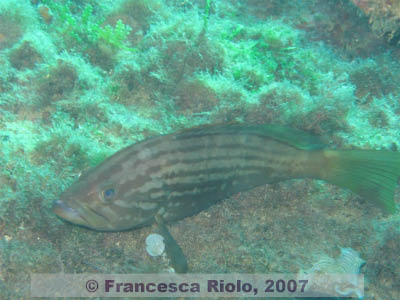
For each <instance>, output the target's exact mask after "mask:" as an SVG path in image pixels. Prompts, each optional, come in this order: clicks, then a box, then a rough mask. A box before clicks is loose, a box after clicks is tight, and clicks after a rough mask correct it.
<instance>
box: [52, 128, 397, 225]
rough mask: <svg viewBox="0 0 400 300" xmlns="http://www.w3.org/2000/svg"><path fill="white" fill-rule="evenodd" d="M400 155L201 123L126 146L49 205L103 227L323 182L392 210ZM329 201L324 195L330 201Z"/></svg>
mask: <svg viewBox="0 0 400 300" xmlns="http://www.w3.org/2000/svg"><path fill="white" fill-rule="evenodd" d="M399 175H400V153H398V152H392V151H385V150H333V149H327V148H326V147H325V146H324V145H323V143H321V142H320V140H319V139H318V138H316V137H314V136H312V135H309V134H307V133H304V132H302V131H299V130H295V129H291V128H286V127H282V126H279V125H260V124H220V125H205V126H199V127H195V128H191V129H187V130H183V131H180V132H176V133H172V134H167V135H161V136H158V137H153V138H149V139H146V140H143V141H141V142H138V143H136V144H133V145H131V146H128V147H126V148H124V149H122V150H120V151H118V152H117V153H115V154H114V155H112V156H110V157H109V158H107V159H106V160H105V161H103V162H102V163H100V164H99V165H97V166H96V167H94V168H93V169H91V170H89V171H87V172H86V173H85V174H83V175H82V176H80V178H79V179H78V180H77V181H76V182H75V183H73V184H72V185H71V186H70V187H69V188H67V189H66V190H65V191H64V192H63V193H62V195H61V197H60V199H59V200H57V201H56V202H55V203H54V206H53V210H54V212H55V213H56V214H57V215H58V216H59V217H61V218H63V219H65V220H67V221H69V222H71V223H74V224H78V225H82V226H85V227H89V228H91V229H95V230H100V231H120V230H127V229H131V228H137V227H141V226H144V225H150V224H152V223H153V222H154V218H155V216H156V215H160V216H162V218H163V219H164V220H165V221H173V220H179V219H182V218H185V217H187V216H191V215H193V214H196V213H198V212H200V211H202V210H204V209H206V208H208V207H209V206H210V205H212V204H214V203H216V202H217V201H219V200H222V199H224V198H227V197H229V196H231V195H233V194H235V193H238V192H241V191H245V190H249V189H251V188H254V187H256V186H259V185H263V184H267V183H275V182H279V181H282V180H287V179H295V178H314V179H322V180H325V181H327V182H330V183H332V184H335V185H337V186H340V187H343V188H348V189H350V190H352V191H353V192H355V193H357V194H359V195H360V196H362V197H364V198H366V199H368V200H371V201H373V202H374V203H376V204H378V205H379V206H380V207H381V208H382V209H383V210H384V211H386V212H388V213H394V212H395V202H394V199H393V198H394V191H395V188H396V186H397V179H398V177H399ZM327 200H328V201H329V199H327Z"/></svg>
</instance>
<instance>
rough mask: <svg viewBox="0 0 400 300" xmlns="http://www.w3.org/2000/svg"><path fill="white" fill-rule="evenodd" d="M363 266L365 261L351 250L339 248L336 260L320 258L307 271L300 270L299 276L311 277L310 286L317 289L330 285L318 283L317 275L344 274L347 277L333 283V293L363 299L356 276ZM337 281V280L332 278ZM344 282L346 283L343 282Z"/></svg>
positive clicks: (362, 292)
mask: <svg viewBox="0 0 400 300" xmlns="http://www.w3.org/2000/svg"><path fill="white" fill-rule="evenodd" d="M364 264H365V261H364V260H363V259H362V258H361V257H360V255H359V253H358V252H357V251H355V250H353V249H351V248H341V249H340V256H339V257H338V258H336V259H335V258H331V257H329V256H325V257H322V258H321V259H320V260H319V261H318V262H316V263H315V264H314V265H313V266H312V267H311V268H310V269H308V270H305V271H303V270H300V272H299V273H298V274H299V275H302V274H307V275H311V278H310V283H311V284H310V285H311V286H313V285H314V284H315V286H317V287H318V291H320V290H319V288H320V287H322V289H323V287H324V285H325V284H328V285H330V284H332V282H326V283H324V282H320V281H318V280H319V278H317V277H318V275H319V274H327V275H329V274H332V275H334V274H344V275H347V276H346V277H344V278H343V279H342V278H340V279H341V280H339V281H338V282H336V281H335V282H336V283H335V292H336V293H338V294H339V295H340V296H342V297H350V296H357V298H358V299H363V298H364V296H363V294H364V291H363V289H362V288H360V286H362V283H360V282H359V277H358V274H360V271H361V268H362V267H363V265H364ZM332 279H334V280H337V278H335V277H332ZM343 280H346V281H347V282H343Z"/></svg>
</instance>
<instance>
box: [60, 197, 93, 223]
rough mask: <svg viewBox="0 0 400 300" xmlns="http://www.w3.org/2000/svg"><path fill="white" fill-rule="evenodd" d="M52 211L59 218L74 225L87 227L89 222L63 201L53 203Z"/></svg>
mask: <svg viewBox="0 0 400 300" xmlns="http://www.w3.org/2000/svg"><path fill="white" fill-rule="evenodd" d="M52 209H53V212H54V213H55V214H56V215H57V216H59V217H60V218H61V219H64V220H66V221H68V222H71V223H73V224H78V225H83V226H87V222H86V221H85V219H84V218H82V216H81V215H80V214H79V212H78V211H77V210H76V209H74V208H72V207H70V206H68V205H67V204H66V203H65V202H63V201H62V200H57V201H55V202H54V203H53V208H52Z"/></svg>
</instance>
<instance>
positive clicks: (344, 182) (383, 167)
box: [323, 150, 400, 213]
mask: <svg viewBox="0 0 400 300" xmlns="http://www.w3.org/2000/svg"><path fill="white" fill-rule="evenodd" d="M324 156H325V158H326V159H327V161H326V162H327V165H328V169H327V170H326V171H327V172H326V173H325V174H324V175H325V176H323V177H325V178H324V179H325V180H326V181H329V182H331V183H333V184H335V185H338V186H341V187H345V188H349V189H350V190H352V191H353V192H355V193H357V194H359V195H360V196H363V197H365V198H367V199H369V200H371V201H374V202H375V203H377V204H378V205H379V206H380V207H381V208H383V209H384V210H385V211H386V212H389V213H394V212H395V211H396V206H395V202H394V199H393V198H394V191H395V189H396V186H397V180H398V178H399V175H400V153H398V152H391V151H374V150H348V151H346V150H344V151H335V150H326V151H324Z"/></svg>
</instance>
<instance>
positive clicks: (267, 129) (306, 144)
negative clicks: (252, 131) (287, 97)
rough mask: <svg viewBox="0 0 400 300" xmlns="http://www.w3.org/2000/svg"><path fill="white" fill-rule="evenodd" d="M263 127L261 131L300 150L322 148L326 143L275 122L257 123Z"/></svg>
mask: <svg viewBox="0 0 400 300" xmlns="http://www.w3.org/2000/svg"><path fill="white" fill-rule="evenodd" d="M259 126H261V127H262V128H263V133H264V134H266V135H267V136H269V137H270V138H272V139H274V140H277V141H279V142H282V143H285V144H288V145H290V146H292V147H295V148H297V149H302V150H315V149H323V148H325V147H326V145H325V144H324V143H323V142H322V141H321V139H320V138H319V137H317V136H314V135H312V134H309V133H307V132H304V131H301V130H299V129H295V128H290V127H286V126H282V125H277V124H265V125H259Z"/></svg>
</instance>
